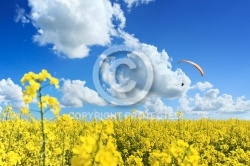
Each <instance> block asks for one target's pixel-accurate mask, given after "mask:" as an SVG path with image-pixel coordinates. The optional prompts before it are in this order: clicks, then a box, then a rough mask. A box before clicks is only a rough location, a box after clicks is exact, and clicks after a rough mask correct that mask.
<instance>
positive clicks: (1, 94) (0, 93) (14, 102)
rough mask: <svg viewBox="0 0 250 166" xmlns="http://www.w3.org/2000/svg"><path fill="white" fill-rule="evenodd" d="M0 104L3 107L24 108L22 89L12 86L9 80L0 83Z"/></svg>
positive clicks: (12, 83)
mask: <svg viewBox="0 0 250 166" xmlns="http://www.w3.org/2000/svg"><path fill="white" fill-rule="evenodd" d="M0 104H1V105H4V106H6V105H11V106H12V107H13V108H20V107H21V106H24V103H23V100H22V88H21V87H20V86H19V85H17V84H14V82H13V81H12V80H11V79H10V78H8V79H7V80H5V79H2V80H1V81H0Z"/></svg>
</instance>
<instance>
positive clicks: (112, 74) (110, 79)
mask: <svg viewBox="0 0 250 166" xmlns="http://www.w3.org/2000/svg"><path fill="white" fill-rule="evenodd" d="M120 34H121V36H122V38H123V39H124V43H125V45H126V46H128V47H130V48H134V49H136V50H138V53H139V54H141V57H142V58H141V57H138V56H136V55H135V56H132V54H127V56H125V57H124V58H125V59H126V58H127V59H129V60H131V61H133V62H134V63H135V65H136V69H133V70H131V69H128V68H127V69H128V71H127V70H123V71H122V72H121V73H118V72H117V71H115V70H114V68H112V63H114V62H115V61H116V60H119V57H109V58H108V59H106V61H105V62H104V63H103V66H102V70H101V72H102V79H103V81H104V82H105V83H106V84H107V85H108V86H107V87H106V89H107V91H108V92H109V93H110V94H112V96H115V97H116V98H131V97H133V96H134V95H137V94H138V92H140V91H142V90H144V89H143V87H144V86H145V84H146V83H147V82H148V81H149V80H150V78H149V77H152V79H153V83H152V87H151V88H150V89H149V90H148V91H149V95H148V96H159V97H164V98H171V99H173V98H179V97H182V96H184V95H185V94H186V92H187V91H188V89H189V88H190V84H191V80H190V79H189V78H188V77H187V76H186V75H185V74H184V72H182V70H180V69H177V70H175V71H174V70H172V65H171V58H170V57H169V56H168V54H167V53H166V51H165V50H162V51H158V50H157V48H156V47H155V46H153V45H149V44H145V43H141V42H140V41H139V40H138V39H137V38H135V37H134V36H133V35H130V34H128V33H126V32H120ZM145 59H148V61H149V63H150V64H147V63H146V64H144V63H145ZM149 65H151V66H152V69H153V74H152V76H149V73H148V72H147V69H148V68H149ZM117 80H118V82H119V83H120V84H125V83H129V82H131V81H133V82H135V83H136V85H137V86H136V88H134V89H133V91H129V93H121V92H120V91H116V90H115V89H114V88H109V86H110V87H112V86H113V85H115V84H116V83H117ZM182 83H184V84H185V86H181V84H182Z"/></svg>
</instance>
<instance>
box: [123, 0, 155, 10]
mask: <svg viewBox="0 0 250 166" xmlns="http://www.w3.org/2000/svg"><path fill="white" fill-rule="evenodd" d="M153 1H154V0H124V2H125V3H126V4H127V7H128V8H131V7H133V6H138V5H140V4H148V3H149V2H153Z"/></svg>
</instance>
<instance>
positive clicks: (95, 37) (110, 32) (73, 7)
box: [17, 0, 126, 58]
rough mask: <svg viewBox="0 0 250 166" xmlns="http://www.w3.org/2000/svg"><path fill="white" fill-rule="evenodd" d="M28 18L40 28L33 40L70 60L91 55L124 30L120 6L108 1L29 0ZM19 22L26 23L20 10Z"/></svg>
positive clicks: (123, 18) (123, 19)
mask: <svg viewBox="0 0 250 166" xmlns="http://www.w3.org/2000/svg"><path fill="white" fill-rule="evenodd" d="M29 6H30V8H31V12H30V14H29V18H30V20H31V22H32V24H33V25H34V26H35V27H36V28H37V34H36V35H34V41H35V42H38V43H39V44H40V45H47V44H52V46H53V48H52V49H53V50H54V51H55V52H56V53H59V54H61V55H64V56H66V57H68V58H84V57H86V56H88V53H89V50H90V48H89V47H90V46H93V45H101V46H106V45H108V44H110V43H111V40H112V36H117V30H118V29H123V28H124V27H125V21H126V19H125V17H124V15H123V11H122V10H121V9H120V5H118V4H117V3H113V4H112V3H111V2H110V1H109V0H85V1H81V0H54V1H44V0H29ZM19 13H20V14H19V17H18V19H17V20H23V18H24V17H22V16H23V11H22V10H19Z"/></svg>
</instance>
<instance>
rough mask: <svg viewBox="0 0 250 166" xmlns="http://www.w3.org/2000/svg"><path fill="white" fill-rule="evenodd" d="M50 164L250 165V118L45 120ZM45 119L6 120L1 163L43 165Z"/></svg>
mask: <svg viewBox="0 0 250 166" xmlns="http://www.w3.org/2000/svg"><path fill="white" fill-rule="evenodd" d="M45 135H46V165H55V166H56V165H79V166H80V165H89V166H91V165H114V166H115V165H138V166H139V165H155V166H157V165H159V166H160V165H216V164H217V165H250V138H249V135H250V122H249V121H243V120H235V119H231V120H205V119H202V120H197V121H192V120H179V121H168V120H164V121H159V120H145V119H140V118H132V117H128V118H124V119H107V120H102V121H97V120H92V121H88V122H87V121H85V120H73V119H71V118H70V117H69V116H67V115H62V116H58V117H57V118H55V119H54V120H53V121H52V120H50V121H48V120H45ZM42 141H43V138H42V134H41V125H40V121H38V120H35V119H34V118H32V117H31V116H30V115H28V114H27V115H23V114H21V113H18V114H15V113H14V112H12V109H11V107H8V108H7V109H5V110H4V111H3V112H2V115H1V122H0V165H6V166H7V165H8V166H11V165H42V157H41V155H42V151H41V145H42Z"/></svg>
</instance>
